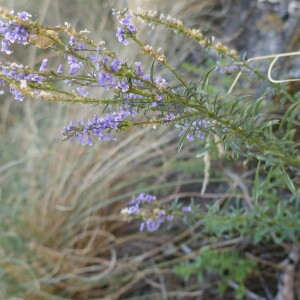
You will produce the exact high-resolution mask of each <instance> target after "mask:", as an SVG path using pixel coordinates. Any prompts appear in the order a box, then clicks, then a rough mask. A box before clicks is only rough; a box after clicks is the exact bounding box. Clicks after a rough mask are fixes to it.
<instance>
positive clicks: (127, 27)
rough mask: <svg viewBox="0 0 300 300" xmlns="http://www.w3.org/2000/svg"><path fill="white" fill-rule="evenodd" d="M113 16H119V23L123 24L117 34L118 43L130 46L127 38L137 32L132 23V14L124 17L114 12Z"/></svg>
mask: <svg viewBox="0 0 300 300" xmlns="http://www.w3.org/2000/svg"><path fill="white" fill-rule="evenodd" d="M113 14H114V15H117V16H118V20H119V23H120V24H121V26H120V27H119V28H118V30H117V33H116V36H117V38H118V41H119V42H121V43H123V44H124V45H128V41H127V39H126V37H127V36H129V35H132V34H133V33H135V32H136V31H137V30H136V27H135V26H134V25H133V24H131V23H130V20H131V18H132V16H131V15H130V14H126V15H125V16H124V15H121V14H120V13H117V12H113Z"/></svg>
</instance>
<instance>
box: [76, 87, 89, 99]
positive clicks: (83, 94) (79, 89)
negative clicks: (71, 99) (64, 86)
mask: <svg viewBox="0 0 300 300" xmlns="http://www.w3.org/2000/svg"><path fill="white" fill-rule="evenodd" d="M77 91H78V94H79V95H80V96H82V97H87V96H88V95H89V92H88V91H85V90H84V89H83V88H82V87H81V86H79V87H77Z"/></svg>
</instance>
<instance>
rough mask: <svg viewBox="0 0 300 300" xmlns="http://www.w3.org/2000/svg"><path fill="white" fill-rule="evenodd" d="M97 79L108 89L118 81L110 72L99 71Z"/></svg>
mask: <svg viewBox="0 0 300 300" xmlns="http://www.w3.org/2000/svg"><path fill="white" fill-rule="evenodd" d="M97 81H98V83H99V85H100V86H101V87H103V88H105V89H106V90H108V89H109V88H111V87H115V86H116V83H115V80H114V78H113V77H112V75H111V74H110V73H108V72H99V73H98V78H97Z"/></svg>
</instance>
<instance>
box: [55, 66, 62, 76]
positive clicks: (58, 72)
mask: <svg viewBox="0 0 300 300" xmlns="http://www.w3.org/2000/svg"><path fill="white" fill-rule="evenodd" d="M63 72H64V70H63V66H62V65H59V66H58V69H57V71H56V73H57V74H62V73H63Z"/></svg>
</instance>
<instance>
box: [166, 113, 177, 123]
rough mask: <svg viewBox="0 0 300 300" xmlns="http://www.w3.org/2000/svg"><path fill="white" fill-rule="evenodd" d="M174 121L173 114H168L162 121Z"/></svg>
mask: <svg viewBox="0 0 300 300" xmlns="http://www.w3.org/2000/svg"><path fill="white" fill-rule="evenodd" d="M173 119H175V116H174V115H173V114H168V115H167V116H166V117H165V118H164V121H166V122H169V121H172V120H173Z"/></svg>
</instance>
